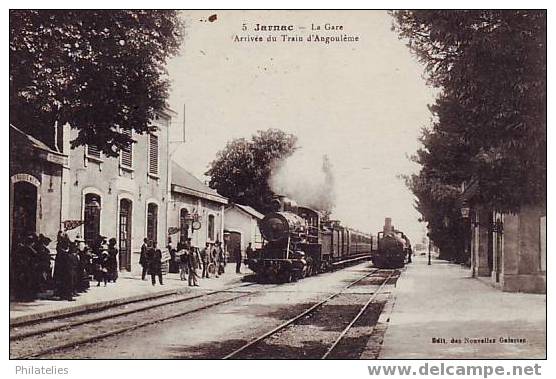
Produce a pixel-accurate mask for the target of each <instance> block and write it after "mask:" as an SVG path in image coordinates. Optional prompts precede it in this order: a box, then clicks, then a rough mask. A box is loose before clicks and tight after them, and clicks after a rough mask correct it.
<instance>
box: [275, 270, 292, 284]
mask: <svg viewBox="0 0 556 379" xmlns="http://www.w3.org/2000/svg"><path fill="white" fill-rule="evenodd" d="M292 277H293V275H292V272H291V271H289V270H288V271H283V272H282V273H280V275H279V276H278V281H279V282H280V283H290V282H291V281H292Z"/></svg>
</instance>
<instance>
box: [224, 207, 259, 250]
mask: <svg viewBox="0 0 556 379" xmlns="http://www.w3.org/2000/svg"><path fill="white" fill-rule="evenodd" d="M224 214H225V217H224V220H225V221H224V233H225V238H224V239H225V243H226V249H227V251H229V252H233V251H234V250H235V249H236V248H239V249H240V251H241V252H242V253H244V252H245V248H247V245H248V244H249V243H251V244H252V248H253V249H259V248H261V247H262V244H263V238H262V235H261V232H260V230H259V221H260V220H262V219H263V217H264V215H263V214H262V213H260V212H258V211H256V210H255V209H253V208H251V207H249V206H246V205H241V204H230V205H229V206H228V207H226V209H225V211H224ZM230 257H231V260H232V261H233V254H230Z"/></svg>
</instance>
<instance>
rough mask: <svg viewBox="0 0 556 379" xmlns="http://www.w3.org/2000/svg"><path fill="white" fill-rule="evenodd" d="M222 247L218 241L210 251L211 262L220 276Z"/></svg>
mask: <svg viewBox="0 0 556 379" xmlns="http://www.w3.org/2000/svg"><path fill="white" fill-rule="evenodd" d="M220 255H221V254H220V249H219V246H218V242H215V243H214V246H213V247H212V250H211V251H210V262H211V263H212V264H213V265H214V269H215V276H216V277H217V278H218V277H219V275H220Z"/></svg>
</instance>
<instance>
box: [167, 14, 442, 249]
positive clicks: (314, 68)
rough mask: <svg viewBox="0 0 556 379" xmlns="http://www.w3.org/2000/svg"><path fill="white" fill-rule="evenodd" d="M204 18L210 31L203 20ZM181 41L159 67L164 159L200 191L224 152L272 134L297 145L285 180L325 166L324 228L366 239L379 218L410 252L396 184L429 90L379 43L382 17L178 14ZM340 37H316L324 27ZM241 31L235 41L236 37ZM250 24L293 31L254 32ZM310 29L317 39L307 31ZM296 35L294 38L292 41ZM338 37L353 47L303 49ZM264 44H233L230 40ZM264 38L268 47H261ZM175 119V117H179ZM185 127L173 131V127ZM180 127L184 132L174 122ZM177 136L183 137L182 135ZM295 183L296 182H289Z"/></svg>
mask: <svg viewBox="0 0 556 379" xmlns="http://www.w3.org/2000/svg"><path fill="white" fill-rule="evenodd" d="M213 14H216V20H214V21H212V22H211V21H209V20H208V18H209V16H211V15H213ZM183 18H184V20H185V23H186V30H185V32H186V37H185V40H184V44H183V46H182V50H181V53H180V55H179V56H177V57H174V58H173V59H172V60H171V61H170V62H169V65H168V72H169V77H170V80H171V83H172V87H171V96H170V99H169V102H170V106H171V108H172V109H173V110H175V111H176V112H177V113H178V115H177V116H176V117H175V119H174V120H173V125H172V134H173V137H172V138H173V139H175V140H179V139H180V138H182V137H181V135H182V134H184V135H185V141H186V142H185V143H174V144H172V146H173V147H172V149H173V150H174V155H173V157H174V159H175V160H176V161H177V162H178V163H180V164H181V165H182V166H184V167H185V168H186V169H187V170H189V171H190V172H192V173H193V174H195V175H196V176H198V177H199V178H201V179H206V178H205V177H204V176H203V174H204V172H205V171H206V170H207V167H208V164H209V163H210V162H211V161H212V160H213V159H214V157H215V155H216V153H217V151H219V150H221V149H222V148H223V147H224V146H225V145H226V142H227V141H229V140H232V139H234V138H240V137H245V138H249V137H250V136H251V135H252V134H254V133H255V132H256V131H257V130H266V129H268V128H278V129H282V130H284V131H286V132H288V133H293V134H295V135H296V136H297V137H298V145H299V146H300V150H299V155H298V156H297V157H296V158H295V162H301V163H296V164H295V165H294V166H295V167H296V169H298V171H299V172H298V173H297V176H299V175H301V176H303V175H304V173H307V180H310V178H311V175H310V172H311V171H313V170H314V167H318V162H320V161H321V159H322V155H323V154H326V155H327V156H328V158H329V161H330V163H331V165H332V171H333V174H334V182H335V188H334V193H335V209H334V211H333V217H334V218H336V219H339V220H341V221H342V223H343V224H344V225H347V226H350V227H353V228H357V229H360V230H363V231H367V232H370V233H373V234H375V233H376V232H377V231H378V230H381V229H382V225H383V224H384V218H385V217H391V218H392V223H393V224H394V225H395V226H396V228H398V229H400V230H403V231H404V232H405V233H406V234H407V235H408V236H409V238H410V239H411V240H412V241H413V243H416V242H419V241H420V240H421V238H422V236H423V235H424V233H425V225H424V224H423V223H419V222H418V218H419V214H418V212H417V211H416V210H415V209H414V196H413V195H412V194H411V192H410V191H409V190H408V189H407V188H406V186H405V184H404V182H403V180H401V179H400V178H399V176H400V175H403V174H411V173H415V172H418V170H419V166H418V165H416V164H415V163H413V162H411V161H410V160H409V158H408V157H409V156H410V155H412V154H414V153H415V151H416V150H417V149H418V148H419V146H420V143H419V142H418V137H419V135H420V130H421V128H423V127H427V126H429V125H430V119H431V115H430V112H429V110H428V108H427V105H428V104H430V103H432V102H433V100H434V94H435V92H434V90H433V89H432V88H430V87H428V86H427V85H426V83H425V80H424V79H423V67H422V66H421V65H420V64H419V63H418V62H417V60H416V59H415V57H413V56H412V55H411V54H410V52H409V49H408V48H407V47H406V46H405V43H404V42H403V41H400V40H399V39H398V37H397V35H396V33H395V32H393V31H391V25H392V18H391V16H389V15H388V14H387V13H386V12H385V11H337V10H336V11H214V12H211V11H187V12H183ZM326 23H330V24H331V25H342V26H343V30H341V31H339V30H328V31H326V30H322V29H324V25H325V24H326ZM243 24H246V29H247V31H242V25H243ZM256 24H264V25H267V24H271V25H275V24H278V25H293V27H294V29H295V30H294V31H290V32H287V34H288V35H290V36H301V37H304V41H302V42H282V41H281V37H280V35H281V34H284V32H256V31H254V30H253V29H254V28H255V25H256ZM312 25H314V26H315V28H316V26H317V25H318V26H320V27H321V30H317V31H312V30H311V29H312ZM299 27H304V28H305V29H299ZM315 33H317V34H318V35H319V36H337V35H343V34H346V35H348V36H357V37H358V38H359V41H357V42H337V43H329V44H325V43H323V42H314V41H311V42H308V41H307V40H306V37H307V36H308V35H310V34H315ZM236 35H237V36H238V37H253V36H259V35H260V36H262V37H263V40H264V42H237V41H235V40H234V39H235V36H236ZM268 35H275V36H277V37H278V38H277V39H278V40H277V42H266V37H267V36H268ZM184 107H185V113H184ZM184 115H185V120H184ZM184 121H185V122H184ZM184 126H185V127H184ZM293 176H296V175H293Z"/></svg>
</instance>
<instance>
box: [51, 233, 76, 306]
mask: <svg viewBox="0 0 556 379" xmlns="http://www.w3.org/2000/svg"><path fill="white" fill-rule="evenodd" d="M74 263H75V262H74V260H73V258H72V256H71V253H70V240H69V238H68V237H67V235H65V233H62V232H60V233H58V242H57V244H56V260H55V261H54V284H55V288H56V289H55V293H56V295H57V296H59V297H60V298H61V299H63V300H68V301H73V300H74V299H73V289H74V281H75V276H74V269H75V268H74Z"/></svg>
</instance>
